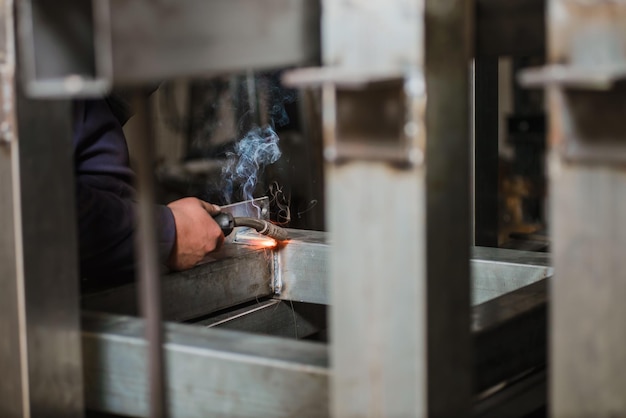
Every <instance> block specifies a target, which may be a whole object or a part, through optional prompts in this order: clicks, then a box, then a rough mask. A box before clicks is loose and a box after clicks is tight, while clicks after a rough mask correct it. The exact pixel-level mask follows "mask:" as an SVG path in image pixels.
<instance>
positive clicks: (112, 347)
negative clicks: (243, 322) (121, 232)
mask: <svg viewBox="0 0 626 418" xmlns="http://www.w3.org/2000/svg"><path fill="white" fill-rule="evenodd" d="M143 333H144V329H143V321H141V320H139V319H135V318H125V317H117V316H109V315H93V314H86V315H84V317H83V345H84V364H85V376H86V387H87V396H86V402H87V406H88V407H89V408H90V409H94V410H99V411H107V412H110V413H116V414H123V415H131V416H139V417H147V416H148V410H149V408H148V404H149V400H148V398H147V396H146V393H145V391H144V388H145V387H146V385H147V384H148V382H147V381H146V379H147V376H148V373H147V370H146V362H145V361H144V356H145V350H146V342H145V340H144V338H143ZM165 341H166V344H165V346H164V348H165V355H166V357H167V363H168V367H167V375H166V377H167V380H166V381H167V390H168V396H169V399H170V405H171V416H172V417H173V418H176V417H181V418H182V417H185V418H206V417H213V416H223V417H232V416H236V417H251V418H252V417H254V418H257V417H267V418H271V417H311V418H318V417H325V416H328V409H329V406H328V376H329V371H328V355H327V347H326V346H325V345H323V344H320V343H312V342H305V341H290V340H286V339H279V338H274V337H266V336H260V335H252V334H245V333H240V332H235V331H224V330H219V329H206V328H202V327H191V326H189V325H180V324H166V325H165Z"/></svg>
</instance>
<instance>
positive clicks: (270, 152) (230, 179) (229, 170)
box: [222, 126, 281, 203]
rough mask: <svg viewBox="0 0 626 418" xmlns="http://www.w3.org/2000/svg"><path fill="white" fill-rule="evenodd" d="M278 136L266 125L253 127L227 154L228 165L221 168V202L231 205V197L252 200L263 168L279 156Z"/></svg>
mask: <svg viewBox="0 0 626 418" xmlns="http://www.w3.org/2000/svg"><path fill="white" fill-rule="evenodd" d="M278 141H279V138H278V135H277V134H276V132H274V130H273V129H272V128H270V127H269V126H267V127H264V128H260V127H255V128H252V129H251V130H250V131H249V132H248V133H247V134H246V135H245V136H244V137H243V138H242V139H240V140H239V141H238V142H237V143H236V144H235V148H234V150H233V152H229V153H228V154H227V158H228V162H227V163H226V165H225V166H224V168H223V169H222V181H223V186H222V190H223V193H224V200H225V201H226V202H227V203H232V200H233V197H236V196H237V195H240V196H241V199H243V200H250V199H253V194H254V189H255V187H256V184H257V180H258V178H259V176H260V175H261V174H262V173H263V170H264V169H265V167H266V166H267V165H269V164H273V163H275V162H276V161H277V160H278V159H279V158H280V156H281V152H280V149H279V148H278Z"/></svg>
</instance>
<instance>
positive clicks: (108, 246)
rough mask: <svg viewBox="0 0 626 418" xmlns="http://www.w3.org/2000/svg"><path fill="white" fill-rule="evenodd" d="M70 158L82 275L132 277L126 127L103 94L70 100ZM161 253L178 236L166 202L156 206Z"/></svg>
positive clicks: (132, 208)
mask: <svg viewBox="0 0 626 418" xmlns="http://www.w3.org/2000/svg"><path fill="white" fill-rule="evenodd" d="M73 141H74V162H75V170H76V199H77V207H78V223H79V248H80V266H81V275H82V276H83V277H85V278H95V279H107V278H111V279H113V278H121V279H124V278H132V277H133V275H134V270H135V260H134V238H133V234H134V231H135V225H136V222H135V221H136V218H135V216H136V200H135V190H134V187H133V182H134V175H133V172H132V170H131V168H130V163H129V157H128V148H127V144H126V138H125V137H124V132H123V131H122V127H121V125H120V123H119V122H118V120H117V119H116V118H115V116H114V115H113V113H112V111H111V109H110V107H109V105H108V104H107V103H106V101H104V100H90V101H78V102H76V103H75V106H74V138H73ZM156 210H157V213H156V215H157V222H158V225H157V226H156V227H157V229H158V231H159V253H160V257H161V260H162V262H163V263H165V261H166V260H167V258H168V256H169V254H170V252H171V250H172V247H173V245H174V241H175V238H176V227H175V224H174V217H173V215H172V212H171V211H170V209H169V208H167V207H165V206H157V207H156Z"/></svg>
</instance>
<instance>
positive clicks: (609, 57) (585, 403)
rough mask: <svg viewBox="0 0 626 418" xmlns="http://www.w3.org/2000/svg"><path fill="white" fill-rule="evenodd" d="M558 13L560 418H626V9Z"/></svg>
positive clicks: (555, 236)
mask: <svg viewBox="0 0 626 418" xmlns="http://www.w3.org/2000/svg"><path fill="white" fill-rule="evenodd" d="M548 10H549V19H548V32H549V42H550V44H549V57H548V62H549V65H548V66H546V67H544V68H541V69H536V70H527V71H525V72H524V73H523V74H522V75H521V81H522V82H524V83H526V84H527V85H547V86H548V87H549V89H548V93H549V106H550V137H549V142H550V156H549V176H550V188H551V191H552V196H551V197H552V202H551V205H550V206H551V219H552V220H551V225H552V241H553V254H554V256H553V257H554V269H555V280H554V281H553V282H552V283H551V292H550V294H551V298H552V301H551V306H552V308H551V309H550V329H551V335H550V377H551V378H550V402H549V403H550V406H551V414H552V416H554V417H588V416H594V417H614V416H626V396H624V394H625V393H626V350H625V349H624V347H626V327H624V318H626V304H625V303H624V300H625V299H626V275H625V273H624V272H625V271H626V258H625V257H624V248H625V245H626V226H625V225H626V170H625V168H626V123H624V115H625V114H626V88H625V84H624V81H625V79H626V62H625V60H624V56H626V30H625V29H624V28H626V3H624V2H623V1H615V2H608V1H572V0H550V2H549V8H548Z"/></svg>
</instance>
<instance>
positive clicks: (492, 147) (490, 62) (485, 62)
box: [474, 57, 499, 247]
mask: <svg viewBox="0 0 626 418" xmlns="http://www.w3.org/2000/svg"><path fill="white" fill-rule="evenodd" d="M474 68H475V70H474V86H475V88H474V95H475V100H474V130H475V133H474V135H475V142H474V143H475V147H474V155H475V157H474V202H475V203H474V217H475V235H474V244H475V245H479V246H483V247H497V246H498V122H499V121H498V58H497V57H477V58H476V61H475V67H474Z"/></svg>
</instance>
